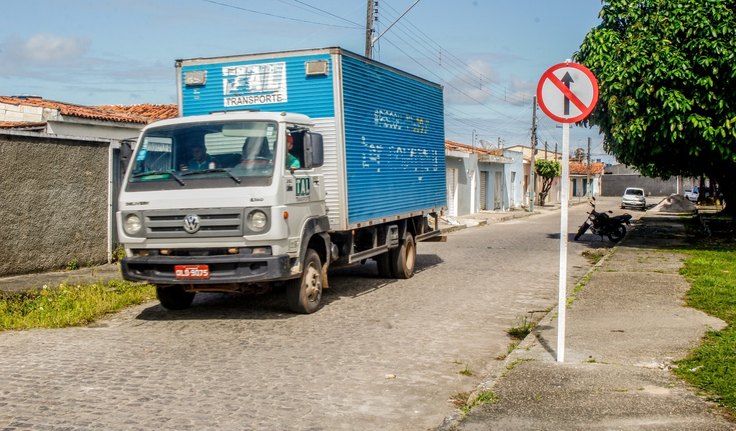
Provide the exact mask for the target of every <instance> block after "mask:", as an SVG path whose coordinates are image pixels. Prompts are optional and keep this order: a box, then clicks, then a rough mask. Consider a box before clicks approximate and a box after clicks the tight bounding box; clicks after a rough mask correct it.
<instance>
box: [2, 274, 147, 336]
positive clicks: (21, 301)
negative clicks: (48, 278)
mask: <svg viewBox="0 0 736 431" xmlns="http://www.w3.org/2000/svg"><path fill="white" fill-rule="evenodd" d="M155 297H156V291H155V288H154V287H153V286H151V285H149V284H134V283H129V282H127V281H116V280H113V281H111V282H109V283H94V284H84V285H68V284H62V285H60V286H58V287H56V288H53V289H50V288H48V287H47V286H44V287H43V288H42V289H38V290H33V291H29V292H25V293H22V294H11V295H5V296H0V331H3V330H8V329H32V328H63V327H67V326H80V325H85V324H88V323H90V322H93V321H94V320H96V319H98V318H100V317H101V316H104V315H105V314H109V313H114V312H116V311H119V310H121V309H123V308H125V307H127V306H129V305H134V304H140V303H142V302H145V301H148V300H151V299H153V298H155Z"/></svg>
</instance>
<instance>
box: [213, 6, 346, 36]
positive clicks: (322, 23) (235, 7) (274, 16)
mask: <svg viewBox="0 0 736 431" xmlns="http://www.w3.org/2000/svg"><path fill="white" fill-rule="evenodd" d="M202 1H204V2H207V3H212V4H215V5H218V6H223V7H229V8H232V9H237V10H241V11H244V12H250V13H255V14H258V15H265V16H270V17H272V18H279V19H285V20H289V21H297V22H303V23H307V24H316V25H323V26H327V27H337V28H349V29H355V26H351V27H348V26H344V25H337V24H327V23H324V22H316V21H309V20H305V19H300V18H291V17H288V16H283V15H276V14H272V13H268V12H261V11H257V10H253V9H247V8H244V7H240V6H235V5H232V4H228V3H222V2H218V1H215V0H202Z"/></svg>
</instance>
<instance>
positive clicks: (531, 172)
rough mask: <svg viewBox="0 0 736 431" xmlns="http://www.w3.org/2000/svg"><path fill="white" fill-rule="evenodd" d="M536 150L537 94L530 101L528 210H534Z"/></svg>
mask: <svg viewBox="0 0 736 431" xmlns="http://www.w3.org/2000/svg"><path fill="white" fill-rule="evenodd" d="M536 151H537V96H534V99H533V101H532V159H531V165H530V167H529V212H534V183H535V176H534V171H535V170H536V166H535V161H534V153H535V152H536Z"/></svg>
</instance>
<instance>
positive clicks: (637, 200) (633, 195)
mask: <svg viewBox="0 0 736 431" xmlns="http://www.w3.org/2000/svg"><path fill="white" fill-rule="evenodd" d="M626 207H631V208H638V209H640V210H642V211H644V210H645V209H647V198H646V196H645V194H644V189H640V188H638V187H627V188H626V190H625V191H624V195H623V197H622V198H621V208H626Z"/></svg>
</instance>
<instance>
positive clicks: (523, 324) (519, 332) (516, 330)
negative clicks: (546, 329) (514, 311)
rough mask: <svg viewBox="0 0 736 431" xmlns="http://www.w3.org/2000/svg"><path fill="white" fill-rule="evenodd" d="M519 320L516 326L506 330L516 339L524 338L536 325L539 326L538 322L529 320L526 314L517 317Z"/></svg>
mask: <svg viewBox="0 0 736 431" xmlns="http://www.w3.org/2000/svg"><path fill="white" fill-rule="evenodd" d="M517 321H518V324H517V325H516V326H512V327H511V328H509V329H507V330H506V333H507V334H509V336H510V337H511V338H513V339H516V340H523V339H524V338H525V337H526V336H527V335H529V333H530V332H532V330H533V329H534V327H535V326H537V324H536V323H534V322H533V321H531V320H529V319H528V318H527V317H526V316H524V317H522V318H520V319H517Z"/></svg>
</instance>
